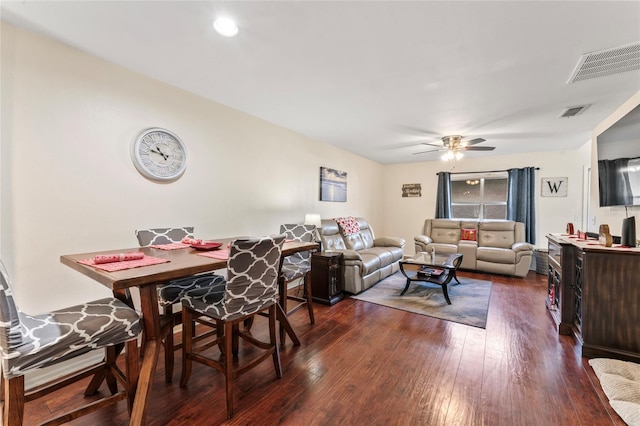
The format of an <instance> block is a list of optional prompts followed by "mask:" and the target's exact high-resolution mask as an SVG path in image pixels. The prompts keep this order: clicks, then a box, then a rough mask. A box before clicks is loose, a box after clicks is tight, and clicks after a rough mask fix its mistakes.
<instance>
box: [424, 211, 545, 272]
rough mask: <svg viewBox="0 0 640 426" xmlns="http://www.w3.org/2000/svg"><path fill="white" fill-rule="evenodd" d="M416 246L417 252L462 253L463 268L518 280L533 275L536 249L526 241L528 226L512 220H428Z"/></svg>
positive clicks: (461, 266)
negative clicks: (532, 261) (528, 274)
mask: <svg viewBox="0 0 640 426" xmlns="http://www.w3.org/2000/svg"><path fill="white" fill-rule="evenodd" d="M414 243H415V249H416V253H417V252H421V251H425V252H431V251H432V249H435V251H436V253H446V254H453V253H460V254H462V264H461V265H460V268H461V269H468V270H475V271H482V272H490V273H494V274H503V275H513V276H516V277H524V276H525V275H527V273H528V272H529V268H530V266H531V258H532V256H533V248H534V247H533V245H531V244H529V243H527V242H526V240H525V227H524V223H521V222H514V221H510V220H499V221H498V220H496V221H466V220H454V219H427V220H425V222H424V234H423V235H417V236H416V237H415V238H414Z"/></svg>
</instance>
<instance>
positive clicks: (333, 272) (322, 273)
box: [311, 251, 344, 305]
mask: <svg viewBox="0 0 640 426" xmlns="http://www.w3.org/2000/svg"><path fill="white" fill-rule="evenodd" d="M311 290H312V291H311V293H312V298H313V301H314V302H318V303H322V304H323V305H333V304H335V303H337V302H339V301H340V300H342V298H343V297H344V294H343V293H342V253H339V252H330V251H322V252H315V253H313V254H312V255H311Z"/></svg>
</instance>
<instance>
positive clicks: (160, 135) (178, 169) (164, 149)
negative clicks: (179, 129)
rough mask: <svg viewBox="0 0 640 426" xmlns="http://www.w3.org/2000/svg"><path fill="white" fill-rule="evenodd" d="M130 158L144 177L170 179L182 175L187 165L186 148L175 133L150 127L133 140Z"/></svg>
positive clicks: (158, 179) (159, 179)
mask: <svg viewBox="0 0 640 426" xmlns="http://www.w3.org/2000/svg"><path fill="white" fill-rule="evenodd" d="M131 159H132V160H133V164H134V165H135V166H136V169H138V171H139V172H140V173H141V174H142V175H143V176H145V177H146V178H149V179H153V180H157V181H172V180H175V179H177V178H179V177H180V176H182V174H183V173H184V171H185V169H186V167H187V150H186V148H185V146H184V143H182V141H181V140H180V138H179V137H178V136H177V135H176V134H175V133H173V132H170V131H168V130H165V129H160V128H152V129H147V130H145V131H143V132H142V133H140V134H139V135H138V137H137V138H136V140H135V141H133V144H132V145H131Z"/></svg>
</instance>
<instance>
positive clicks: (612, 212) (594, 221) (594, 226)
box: [589, 91, 640, 238]
mask: <svg viewBox="0 0 640 426" xmlns="http://www.w3.org/2000/svg"><path fill="white" fill-rule="evenodd" d="M638 105H640V91H638V92H637V93H636V94H634V95H633V96H632V97H631V98H629V99H628V100H627V101H626V102H625V103H624V104H622V105H621V106H620V108H618V109H617V110H616V111H615V112H613V113H612V114H611V115H610V116H609V117H607V118H606V119H605V120H603V121H602V123H600V124H599V125H598V126H596V128H595V129H594V130H593V133H592V139H591V196H590V206H589V211H590V215H589V228H590V230H591V231H593V232H598V229H599V227H600V225H602V224H607V225H609V230H610V231H611V234H612V235H620V233H621V230H622V219H624V218H625V217H627V216H635V218H636V237H637V238H640V234H639V232H640V206H632V207H628V208H627V209H626V210H625V208H624V207H621V206H616V207H600V205H599V198H598V155H597V138H598V135H600V134H601V133H602V132H604V131H605V130H607V129H608V128H609V127H611V126H612V125H614V124H615V123H616V122H617V121H618V120H620V119H621V118H622V117H624V116H625V115H626V114H627V113H628V112H629V111H631V110H632V109H634V108H635V107H636V106H638Z"/></svg>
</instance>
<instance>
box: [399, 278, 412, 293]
mask: <svg viewBox="0 0 640 426" xmlns="http://www.w3.org/2000/svg"><path fill="white" fill-rule="evenodd" d="M409 284H411V280H410V279H409V277H407V284H405V286H404V290H402V292H401V293H400V296H404V294H405V293H406V292H407V290H409Z"/></svg>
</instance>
